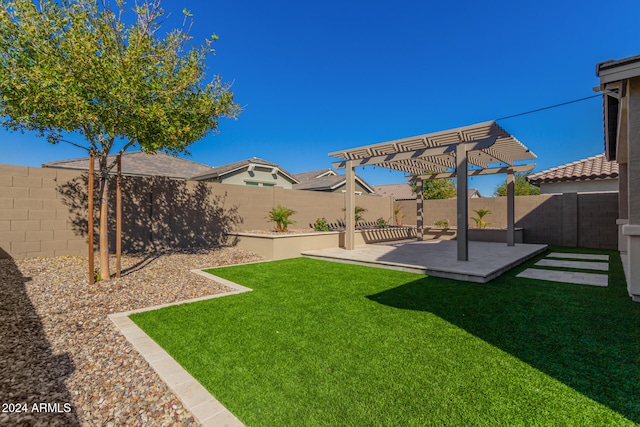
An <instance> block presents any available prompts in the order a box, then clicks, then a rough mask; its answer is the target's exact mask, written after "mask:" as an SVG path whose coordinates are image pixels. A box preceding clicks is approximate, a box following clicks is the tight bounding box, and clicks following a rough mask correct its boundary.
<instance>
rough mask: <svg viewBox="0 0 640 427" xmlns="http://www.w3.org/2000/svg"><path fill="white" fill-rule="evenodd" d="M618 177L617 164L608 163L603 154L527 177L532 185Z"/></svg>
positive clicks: (613, 162)
mask: <svg viewBox="0 0 640 427" xmlns="http://www.w3.org/2000/svg"><path fill="white" fill-rule="evenodd" d="M617 177H618V163H616V162H615V161H608V160H607V159H606V158H605V155H604V154H598V155H597V156H593V157H589V158H586V159H582V160H578V161H576V162H572V163H567V164H566V165H562V166H556V167H555V168H551V169H547V170H544V171H542V172H538V173H535V174H532V175H529V176H528V177H527V180H528V181H529V182H530V183H531V184H534V185H540V184H542V183H549V182H566V181H585V180H594V179H613V178H617Z"/></svg>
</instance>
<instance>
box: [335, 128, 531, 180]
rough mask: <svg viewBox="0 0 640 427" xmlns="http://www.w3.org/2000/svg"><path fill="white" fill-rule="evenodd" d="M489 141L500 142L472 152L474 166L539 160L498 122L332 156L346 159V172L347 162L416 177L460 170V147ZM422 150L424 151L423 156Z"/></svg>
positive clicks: (339, 166) (338, 152) (394, 141)
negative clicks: (458, 154) (462, 144)
mask: <svg viewBox="0 0 640 427" xmlns="http://www.w3.org/2000/svg"><path fill="white" fill-rule="evenodd" d="M489 137H495V138H496V139H495V142H494V143H493V144H491V145H490V146H488V147H483V148H479V149H473V148H471V149H469V150H468V162H469V164H470V165H475V166H478V167H480V168H487V167H488V166H489V165H490V164H492V163H499V162H501V163H506V164H508V165H510V166H513V165H514V163H515V162H516V161H518V160H529V159H535V158H536V155H535V154H533V153H532V152H531V151H530V150H529V149H527V147H525V146H524V145H523V144H522V143H521V142H520V141H518V140H517V139H516V138H515V137H514V136H512V135H511V134H509V133H508V132H507V131H506V130H504V129H503V128H502V127H501V126H500V125H499V124H497V123H496V122H495V121H489V122H484V123H478V124H475V125H471V126H464V127H460V128H456V129H450V130H446V131H440V132H433V133H429V134H425V135H418V136H414V137H410V138H402V139H397V140H393V141H389V142H382V143H379V144H373V145H368V146H365V147H358V148H353V149H349V150H340V151H335V152H333V153H329V155H330V156H332V157H336V158H341V159H344V160H343V161H341V162H336V163H334V166H335V167H337V168H343V167H344V166H345V164H346V163H345V161H346V160H354V165H355V166H366V165H380V166H382V167H385V168H389V169H394V170H398V171H402V172H406V173H410V174H414V175H415V174H418V175H419V174H423V173H425V172H426V171H430V172H446V171H447V170H448V169H455V167H456V161H455V145H456V144H459V143H469V142H473V141H476V142H477V141H481V140H486V139H487V138H489ZM420 150H424V151H423V152H419V151H420ZM385 156H387V157H385Z"/></svg>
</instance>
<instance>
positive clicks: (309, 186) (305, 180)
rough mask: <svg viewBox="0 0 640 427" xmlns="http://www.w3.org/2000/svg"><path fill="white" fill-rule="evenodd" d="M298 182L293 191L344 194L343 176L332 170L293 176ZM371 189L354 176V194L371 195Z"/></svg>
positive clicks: (344, 182)
mask: <svg viewBox="0 0 640 427" xmlns="http://www.w3.org/2000/svg"><path fill="white" fill-rule="evenodd" d="M293 177H294V178H295V179H296V180H298V183H297V184H294V186H293V189H294V190H310V191H326V192H334V193H335V192H344V191H345V186H346V184H347V178H346V176H345V175H340V174H338V173H337V172H336V171H334V170H333V169H330V168H328V169H320V170H316V171H310V172H302V173H297V174H295V175H293ZM372 193H374V190H373V188H372V187H371V186H370V185H369V184H367V183H366V182H365V181H364V180H363V179H362V178H360V177H359V176H357V175H356V194H372Z"/></svg>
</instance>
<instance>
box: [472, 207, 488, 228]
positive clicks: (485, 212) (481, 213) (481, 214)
mask: <svg viewBox="0 0 640 427" xmlns="http://www.w3.org/2000/svg"><path fill="white" fill-rule="evenodd" d="M474 212H475V213H476V215H478V217H477V218H476V217H473V218H471V219H472V220H474V221H475V223H476V228H487V225H491V223H490V222H484V217H485V216H487V215H489V214H490V213H491V211H490V210H489V209H485V208H482V209H474Z"/></svg>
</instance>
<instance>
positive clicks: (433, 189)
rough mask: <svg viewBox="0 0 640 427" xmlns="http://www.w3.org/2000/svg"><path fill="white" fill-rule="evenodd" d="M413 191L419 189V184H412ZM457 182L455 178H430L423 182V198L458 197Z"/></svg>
mask: <svg viewBox="0 0 640 427" xmlns="http://www.w3.org/2000/svg"><path fill="white" fill-rule="evenodd" d="M427 173H430V172H427ZM411 188H412V190H413V193H414V194H415V193H416V191H417V185H416V184H415V183H413V184H411ZM456 194H458V193H457V191H456V184H455V182H453V179H450V178H444V179H429V180H425V181H423V182H422V198H423V199H425V200H428V199H451V198H453V197H456Z"/></svg>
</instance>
